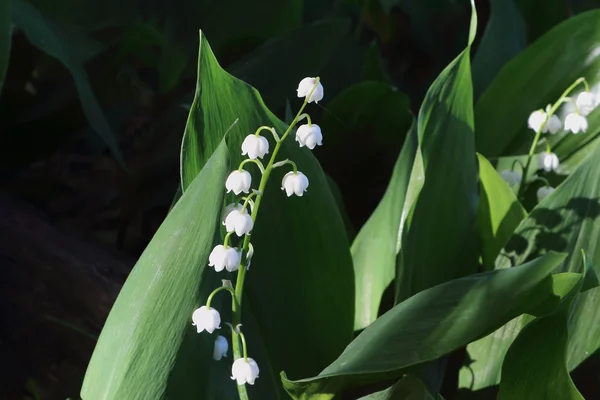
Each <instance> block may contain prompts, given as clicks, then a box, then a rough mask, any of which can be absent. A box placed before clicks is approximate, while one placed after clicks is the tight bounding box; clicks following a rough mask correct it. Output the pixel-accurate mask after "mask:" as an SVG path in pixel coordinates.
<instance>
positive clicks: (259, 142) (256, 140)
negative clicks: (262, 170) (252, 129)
mask: <svg viewBox="0 0 600 400" xmlns="http://www.w3.org/2000/svg"><path fill="white" fill-rule="evenodd" d="M268 153H269V141H268V140H267V138H266V137H264V136H256V135H248V136H246V138H245V139H244V142H243V143H242V155H243V156H245V155H246V154H247V155H248V158H250V159H251V160H255V159H257V158H263V157H264V156H265V154H268Z"/></svg>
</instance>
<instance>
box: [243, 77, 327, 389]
mask: <svg viewBox="0 0 600 400" xmlns="http://www.w3.org/2000/svg"><path fill="white" fill-rule="evenodd" d="M318 84H319V78H317V79H316V82H315V85H314V86H313V88H312V90H311V91H310V93H309V94H308V95H307V96H306V97H305V98H304V103H302V107H300V110H298V113H297V114H296V116H295V117H294V119H293V120H292V122H291V123H290V125H289V126H288V128H287V130H286V131H285V133H284V134H283V136H282V137H281V140H280V141H278V142H277V144H276V145H275V148H274V149H273V153H272V154H271V158H270V159H269V164H267V167H266V168H265V171H264V172H263V174H262V178H261V179H260V184H259V186H258V193H259V194H257V196H256V200H255V202H254V208H253V209H252V214H251V215H250V216H251V217H252V221H254V222H256V217H257V216H258V210H259V208H260V203H261V201H262V198H263V194H264V193H265V187H266V186H267V181H268V180H269V176H271V171H272V170H273V164H274V163H275V160H276V159H277V154H278V153H279V149H281V145H282V143H283V141H284V140H285V139H286V138H287V137H288V135H289V134H290V132H291V131H292V129H293V127H294V125H296V123H298V120H299V119H300V115H301V114H302V112H303V111H304V108H305V107H306V105H307V104H308V99H310V96H312V94H313V92H314V91H315V89H316V88H317V86H318ZM242 163H243V162H242ZM249 245H250V235H246V236H245V237H244V245H243V247H242V248H243V250H242V254H247V252H248V247H249ZM246 271H247V262H242V264H241V265H240V269H239V270H238V275H237V280H236V282H235V295H234V301H233V302H232V303H234V304H235V303H237V304H236V305H237V307H236V306H235V305H234V306H233V309H232V311H233V318H232V320H233V326H238V325H239V324H241V323H242V299H243V295H244V280H245V278H246ZM236 308H237V309H236ZM239 336H240V335H239V334H238V333H237V332H235V330H232V341H231V342H232V347H233V358H234V360H237V359H238V358H240V357H242V356H243V352H242V349H241V346H240V337H239ZM243 348H244V352H245V351H246V346H245V345H244V346H243ZM237 387H238V393H239V395H240V399H241V400H248V393H247V391H246V385H237Z"/></svg>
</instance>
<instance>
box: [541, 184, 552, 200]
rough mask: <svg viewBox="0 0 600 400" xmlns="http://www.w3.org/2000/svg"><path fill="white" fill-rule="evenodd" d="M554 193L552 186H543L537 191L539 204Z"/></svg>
mask: <svg viewBox="0 0 600 400" xmlns="http://www.w3.org/2000/svg"><path fill="white" fill-rule="evenodd" d="M552 192H554V188H553V187H550V186H542V187H541V188H539V189H538V190H537V199H538V202H539V201H542V200H544V199H545V198H546V197H548V196H550V195H551V194H552Z"/></svg>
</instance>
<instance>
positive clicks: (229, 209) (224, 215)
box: [221, 203, 243, 225]
mask: <svg viewBox="0 0 600 400" xmlns="http://www.w3.org/2000/svg"><path fill="white" fill-rule="evenodd" d="M242 207H243V206H242V204H241V203H231V204H227V205H226V206H225V210H223V213H222V214H221V222H222V223H223V225H225V218H227V216H228V215H229V213H230V212H232V211H233V210H240V211H242Z"/></svg>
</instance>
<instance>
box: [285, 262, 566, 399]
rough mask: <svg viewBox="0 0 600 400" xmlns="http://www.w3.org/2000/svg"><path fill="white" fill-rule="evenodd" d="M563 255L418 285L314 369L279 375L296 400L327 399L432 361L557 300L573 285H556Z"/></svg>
mask: <svg viewBox="0 0 600 400" xmlns="http://www.w3.org/2000/svg"><path fill="white" fill-rule="evenodd" d="M564 259H565V255H562V254H557V253H548V254H546V255H544V256H542V257H540V258H538V259H535V260H533V261H531V262H529V263H527V264H524V265H522V266H520V267H518V268H509V269H504V270H496V271H490V272H484V273H481V274H475V275H470V276H468V277H465V278H460V279H455V280H452V281H449V282H446V283H443V284H441V285H438V286H435V287H432V288H430V289H426V290H423V291H421V292H419V293H417V294H416V295H414V296H412V297H411V298H409V299H407V300H405V301H404V302H402V303H400V304H398V305H397V306H395V307H394V308H392V309H391V310H390V311H388V312H387V313H385V314H384V315H382V316H381V317H379V318H378V319H377V320H376V321H375V322H373V323H372V324H371V325H370V326H369V327H367V328H366V329H365V330H364V331H363V332H362V333H361V334H360V335H358V337H357V338H356V339H354V341H352V343H350V345H348V347H346V349H345V350H344V352H343V353H342V354H341V355H340V356H339V357H338V359H337V360H335V361H334V362H333V363H332V364H331V365H329V366H328V367H327V368H325V369H324V370H323V371H321V373H320V374H319V375H317V376H315V377H312V378H307V379H302V380H298V381H290V380H288V379H287V377H286V376H285V374H284V375H283V376H282V379H283V382H284V386H285V388H286V390H287V391H288V393H289V394H290V395H291V396H292V398H294V399H303V400H309V399H331V398H333V396H334V395H335V393H338V392H339V391H340V390H342V389H343V388H345V387H349V386H356V385H360V384H366V383H369V382H374V381H379V380H383V379H388V378H393V377H395V376H400V375H401V374H402V373H403V372H405V371H406V370H407V368H410V367H413V366H417V365H421V364H423V363H425V362H428V361H432V360H436V359H438V358H440V357H442V356H444V355H445V354H448V353H450V352H452V351H454V350H456V349H457V348H459V347H461V346H464V345H465V344H467V343H469V342H471V341H473V340H475V339H477V338H480V337H482V336H483V335H486V334H487V333H489V332H492V331H493V330H495V329H497V328H498V327H499V326H502V325H503V324H505V323H506V322H508V321H510V320H511V319H513V318H514V317H516V316H518V315H520V314H522V313H525V312H533V311H535V310H537V309H538V308H539V307H540V306H541V305H544V304H545V303H546V302H548V301H549V300H551V299H552V298H554V297H557V298H562V297H563V296H564V293H565V292H566V293H568V292H569V291H570V290H571V288H572V287H566V288H565V287H564V286H562V285H561V286H558V287H557V286H554V285H553V281H554V279H556V278H557V276H549V274H550V272H551V271H552V270H554V269H556V267H557V266H558V265H559V264H560V263H561V262H563V260H564ZM556 288H558V289H560V290H561V291H562V292H560V293H557V292H556V291H555V290H554V289H556ZM456 321H460V323H456Z"/></svg>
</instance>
